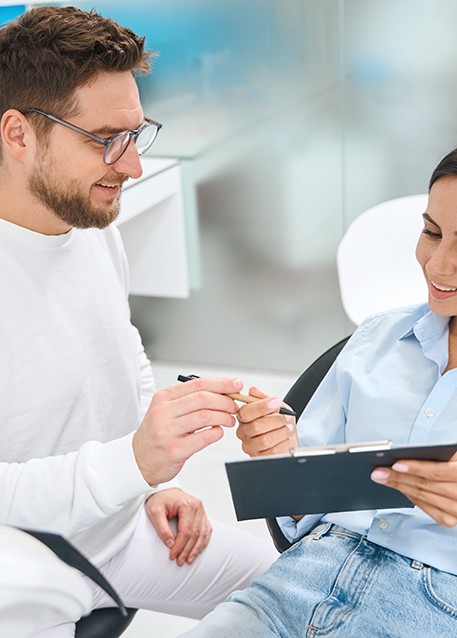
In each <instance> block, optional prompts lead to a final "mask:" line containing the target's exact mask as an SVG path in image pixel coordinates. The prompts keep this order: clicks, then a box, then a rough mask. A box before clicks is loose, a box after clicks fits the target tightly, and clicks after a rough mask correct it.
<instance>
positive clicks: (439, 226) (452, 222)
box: [416, 176, 457, 317]
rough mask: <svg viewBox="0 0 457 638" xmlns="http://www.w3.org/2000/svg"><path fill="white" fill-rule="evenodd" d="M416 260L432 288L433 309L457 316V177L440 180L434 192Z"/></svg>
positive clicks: (430, 299)
mask: <svg viewBox="0 0 457 638" xmlns="http://www.w3.org/2000/svg"><path fill="white" fill-rule="evenodd" d="M423 217H424V229H423V231H422V233H421V235H420V237H419V241H418V244H417V248H416V257H417V260H418V262H419V264H420V265H421V267H422V271H423V273H424V276H425V280H426V282H427V286H428V302H429V305H430V308H431V310H433V311H434V312H436V313H437V314H439V315H444V316H446V317H453V316H456V315H457V176H455V177H454V176H446V177H442V178H440V179H438V181H436V182H435V183H434V184H433V186H432V188H431V190H430V195H429V200H428V206H427V210H426V211H425V213H424V215H423Z"/></svg>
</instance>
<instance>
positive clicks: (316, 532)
mask: <svg viewBox="0 0 457 638" xmlns="http://www.w3.org/2000/svg"><path fill="white" fill-rule="evenodd" d="M332 527H333V523H321V525H318V526H317V527H315V528H314V529H313V530H312V531H311V533H310V537H311V538H312V539H313V540H314V541H318V540H320V539H321V538H322V536H325V534H327V532H329V531H330V530H331V528H332Z"/></svg>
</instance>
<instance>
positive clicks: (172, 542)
mask: <svg viewBox="0 0 457 638" xmlns="http://www.w3.org/2000/svg"><path fill="white" fill-rule="evenodd" d="M174 544H175V542H174V540H173V539H172V538H170V539H169V540H167V543H166V545H167V547H169V548H170V549H171V548H172V547H173V545H174Z"/></svg>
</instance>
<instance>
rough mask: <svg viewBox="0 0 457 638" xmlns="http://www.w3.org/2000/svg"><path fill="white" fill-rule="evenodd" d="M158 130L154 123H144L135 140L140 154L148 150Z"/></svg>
mask: <svg viewBox="0 0 457 638" xmlns="http://www.w3.org/2000/svg"><path fill="white" fill-rule="evenodd" d="M158 132H159V129H158V128H157V126H156V125H155V124H146V125H145V127H144V129H142V130H141V131H140V133H139V134H138V137H137V138H136V140H135V144H136V147H137V149H138V153H139V154H140V155H142V154H143V153H145V152H146V151H147V150H148V148H149V147H150V146H151V144H152V143H153V141H154V140H155V138H156V137H157V133H158Z"/></svg>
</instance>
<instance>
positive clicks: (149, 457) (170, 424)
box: [133, 378, 243, 485]
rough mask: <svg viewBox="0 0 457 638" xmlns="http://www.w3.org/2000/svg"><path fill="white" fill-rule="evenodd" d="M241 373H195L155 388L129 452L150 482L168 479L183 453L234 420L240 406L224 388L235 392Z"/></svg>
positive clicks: (180, 463) (200, 445)
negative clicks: (224, 375) (211, 375)
mask: <svg viewBox="0 0 457 638" xmlns="http://www.w3.org/2000/svg"><path fill="white" fill-rule="evenodd" d="M242 387H243V382H242V381H241V380H240V379H228V378H219V379H210V378H199V379H194V380H192V381H187V383H180V384H179V385H176V386H172V387H171V388H167V389H166V390H160V391H159V392H156V394H154V396H153V398H152V401H151V404H150V406H149V408H148V411H147V413H146V416H145V417H144V419H143V422H142V423H141V425H140V427H139V428H138V430H137V431H136V432H135V434H134V436H133V452H134V454H135V458H136V462H137V464H138V467H139V469H140V471H141V473H142V474H143V476H144V478H145V480H146V481H147V482H148V483H149V485H158V484H159V483H166V482H167V481H169V480H170V479H172V478H173V477H175V476H176V474H178V472H179V471H180V469H181V468H182V466H183V465H184V463H185V462H186V461H187V459H188V458H189V457H190V456H192V454H194V453H195V452H198V451H199V450H202V449H203V448H204V447H206V446H207V445H210V444H211V443H214V442H215V441H218V440H219V439H221V438H222V436H223V430H222V427H221V426H223V427H233V426H234V425H235V422H236V421H235V418H234V416H233V415H234V414H236V413H237V412H238V406H237V404H236V403H235V401H234V400H233V399H231V398H230V397H228V396H227V394H230V393H234V392H239V391H240V390H241V389H242Z"/></svg>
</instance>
